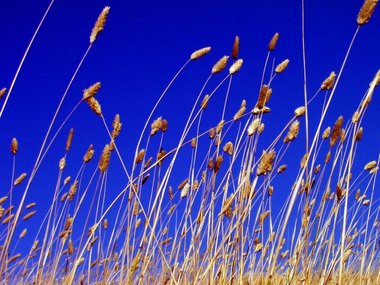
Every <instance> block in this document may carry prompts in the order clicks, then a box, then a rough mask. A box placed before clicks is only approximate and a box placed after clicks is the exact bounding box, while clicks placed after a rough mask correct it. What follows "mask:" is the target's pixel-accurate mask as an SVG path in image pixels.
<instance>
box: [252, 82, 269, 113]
mask: <svg viewBox="0 0 380 285" xmlns="http://www.w3.org/2000/svg"><path fill="white" fill-rule="evenodd" d="M271 96H272V89H271V88H269V87H268V86H267V85H263V86H262V87H261V90H260V94H259V99H258V101H257V104H256V107H257V108H258V109H259V110H261V109H263V108H264V106H265V105H266V104H267V103H268V101H269V99H270V97H271Z"/></svg>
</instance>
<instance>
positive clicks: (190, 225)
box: [0, 0, 380, 284]
mask: <svg viewBox="0 0 380 285" xmlns="http://www.w3.org/2000/svg"><path fill="white" fill-rule="evenodd" d="M376 4H377V1H374V0H368V1H365V3H364V5H363V7H362V9H361V10H360V12H359V15H358V17H357V24H358V26H359V27H361V26H362V25H364V24H366V23H367V22H368V21H369V19H370V17H371V16H372V14H373V11H374V8H375V6H376ZM109 11H110V8H109V7H105V8H104V9H103V11H102V12H101V13H100V15H99V17H98V19H97V21H96V23H95V25H94V27H93V29H92V31H91V34H90V46H89V47H88V49H87V51H86V52H85V53H84V55H83V57H82V59H81V61H80V63H79V64H78V67H77V69H76V70H75V72H74V74H73V76H72V78H71V80H70V81H69V83H68V86H67V89H66V91H65V92H64V94H63V95H62V99H61V101H60V103H59V105H58V107H57V110H56V112H55V114H54V115H53V118H52V121H51V124H50V126H49V128H48V130H47V132H46V136H45V138H44V140H43V143H42V145H41V149H40V152H39V154H38V155H37V158H36V160H35V164H34V166H33V168H32V171H31V175H29V176H27V174H26V173H22V174H21V175H20V176H18V177H17V178H15V176H14V173H16V169H15V160H16V154H17V153H18V141H17V140H16V139H15V138H14V139H13V140H12V142H11V148H10V152H11V155H12V158H13V161H14V163H13V169H12V179H11V185H10V189H9V191H8V193H6V195H4V196H2V198H0V220H1V226H2V234H1V235H0V241H1V248H0V263H1V276H0V277H1V280H2V281H3V282H5V283H9V284H12V283H18V284H30V283H36V284H55V283H59V284H76V283H79V284H95V283H99V284H116V283H118V284H156V283H157V284H179V283H183V284H299V283H302V284H328V283H332V284H335V283H339V284H344V283H346V282H349V283H350V282H351V283H352V282H358V283H363V284H368V283H371V284H372V283H373V284H376V283H378V282H379V281H380V275H379V273H378V272H379V268H380V263H379V256H380V252H379V248H378V244H377V242H378V239H379V228H380V226H379V215H380V213H379V210H380V207H379V199H378V198H376V197H377V196H376V179H377V172H378V169H379V163H380V158H377V159H371V160H370V161H369V162H368V163H366V164H365V165H364V166H363V165H360V167H357V165H356V164H357V161H358V160H357V157H356V153H357V148H358V147H359V142H360V141H361V139H362V137H363V128H362V126H361V125H362V122H363V119H364V115H365V111H366V110H367V108H369V106H370V102H371V99H372V95H373V93H374V92H375V88H376V87H377V86H378V85H379V81H380V71H379V72H377V73H376V75H375V77H374V78H373V79H372V81H371V83H370V85H369V88H368V90H367V91H366V92H365V94H363V96H362V99H361V100H360V102H358V108H357V110H356V111H355V112H354V113H353V115H352V117H351V118H352V119H351V120H344V119H343V116H339V117H338V119H337V120H336V122H335V123H334V124H333V125H332V126H326V122H325V115H326V113H327V112H328V109H329V105H330V101H331V99H332V97H333V95H334V93H335V90H336V86H337V84H339V80H340V76H341V74H342V71H343V70H344V68H345V62H346V59H347V57H348V55H349V51H350V50H351V46H352V43H353V42H354V40H355V37H356V34H357V33H358V31H359V29H358V30H357V31H356V33H355V35H354V36H353V40H352V43H351V45H350V47H349V49H348V51H347V55H346V58H345V60H344V61H343V63H342V66H341V69H340V71H339V73H338V75H337V74H335V72H331V73H330V75H329V76H328V78H327V79H325V80H324V81H322V84H321V85H320V88H319V89H318V90H317V92H316V96H317V95H318V94H319V93H321V91H322V90H323V91H324V92H326V93H325V94H326V95H325V96H326V97H325V98H326V99H325V102H324V104H323V106H322V108H321V116H320V117H319V118H315V119H316V120H317V121H318V124H317V127H316V129H315V130H313V129H311V127H310V126H309V125H308V123H307V122H308V111H307V110H308V109H307V108H308V106H309V104H311V102H312V101H313V99H314V97H313V98H311V99H309V98H308V97H307V94H306V91H305V104H304V105H302V106H300V107H297V108H295V110H294V113H293V114H289V116H288V119H287V120H285V122H284V123H283V126H282V128H281V131H280V132H279V133H277V134H275V135H274V138H272V139H268V140H269V143H268V142H267V141H265V140H264V138H263V137H264V136H268V137H270V132H268V135H267V134H266V133H267V132H266V131H265V132H264V129H265V123H266V122H269V121H270V116H271V115H272V114H270V111H271V109H270V108H269V107H268V106H267V105H268V104H269V99H270V98H271V97H272V87H271V86H272V85H271V84H272V83H273V82H274V80H279V79H278V76H279V74H281V73H283V72H286V68H287V66H288V64H289V60H288V59H286V60H284V61H282V62H281V63H280V64H278V65H277V66H276V67H275V68H273V70H272V71H271V74H270V75H269V77H268V78H266V77H265V74H266V73H267V63H268V60H269V59H270V58H271V56H272V53H273V52H274V51H275V48H276V45H277V42H278V40H279V34H278V33H275V34H274V36H273V38H272V39H271V40H270V42H269V45H268V47H267V49H268V54H267V58H266V60H265V63H264V66H263V71H262V78H261V83H260V86H259V88H258V90H259V93H258V98H257V102H253V103H254V104H253V105H252V107H251V108H252V109H248V107H249V106H250V104H251V103H248V102H247V101H246V100H242V102H241V105H240V107H239V109H238V111H237V112H236V109H235V115H234V116H230V113H229V112H228V111H229V110H228V109H229V108H230V106H229V105H228V98H229V95H230V92H231V89H232V87H233V82H234V80H233V79H234V78H235V76H238V72H241V71H240V70H241V67H242V65H243V59H238V58H239V48H240V38H239V37H238V36H236V37H235V39H234V42H233V45H232V51H231V58H232V59H233V63H232V64H231V65H230V66H229V68H228V69H227V66H228V64H229V62H228V61H229V56H223V57H222V58H221V59H220V60H219V61H218V62H217V63H215V64H214V65H213V66H212V69H211V73H210V75H209V77H208V78H207V79H206V80H205V82H204V84H203V85H202V87H201V89H200V92H199V94H198V95H197V96H196V99H195V101H194V104H193V106H192V110H191V111H190V113H189V114H188V115H187V117H186V123H185V126H184V127H183V129H181V130H180V134H179V136H178V137H175V136H173V135H172V134H171V133H170V129H169V123H168V121H167V120H166V119H165V117H163V116H157V114H156V109H157V107H158V105H159V104H161V103H162V99H163V97H164V96H165V95H166V94H167V92H168V90H169V89H170V87H171V86H172V84H173V82H174V81H175V80H177V77H178V75H179V74H181V73H182V71H183V70H184V68H185V67H186V66H187V65H188V64H190V63H191V64H193V63H192V62H193V61H196V60H197V61H198V60H201V58H203V57H204V56H206V55H207V54H208V53H209V52H210V51H211V48H210V47H205V48H202V49H199V50H196V51H194V52H193V53H191V54H190V57H189V59H188V60H187V61H186V62H185V64H184V65H183V66H182V67H181V68H180V69H179V71H178V72H177V73H176V75H175V76H174V77H173V79H172V80H171V81H170V82H169V84H168V86H167V87H166V88H165V90H164V91H163V93H162V94H161V96H160V97H159V98H158V100H157V103H156V104H155V106H154V107H153V110H152V111H151V113H150V114H149V116H148V118H147V119H146V121H145V122H144V127H143V129H142V131H141V133H140V134H138V136H139V139H138V142H137V144H136V146H135V147H136V148H135V152H134V153H133V154H132V159H131V161H128V160H127V159H126V158H127V157H128V155H126V154H123V153H122V151H121V149H120V150H119V148H118V146H120V143H121V142H122V141H121V140H120V137H122V136H123V134H122V132H121V129H122V125H123V124H122V123H121V119H120V115H119V114H116V115H115V116H114V117H113V120H108V119H109V118H108V117H106V115H105V113H103V112H102V110H101V107H100V104H99V102H98V100H97V99H96V98H95V95H96V94H97V92H98V91H99V90H100V87H101V84H100V82H96V83H95V84H93V85H91V86H90V87H88V88H87V89H85V90H84V92H83V97H82V98H81V100H79V102H78V103H77V105H75V106H74V107H73V109H72V111H71V112H69V113H68V115H67V117H66V118H65V119H64V121H63V123H62V124H61V125H60V126H59V127H58V131H57V132H56V133H55V134H54V135H53V136H51V131H52V127H53V125H54V124H55V123H56V119H57V114H58V113H59V112H61V111H64V109H62V103H63V101H64V99H65V97H66V95H67V92H68V90H69V89H70V87H71V85H72V82H73V80H74V79H75V78H76V74H77V72H78V70H79V69H80V67H81V65H82V62H83V60H84V59H85V58H86V57H87V55H88V53H89V51H90V48H91V46H92V45H93V44H94V43H95V41H96V40H97V38H98V36H99V33H100V32H102V31H103V30H104V28H105V22H106V19H107V17H108V14H109ZM202 60H203V59H202ZM304 66H305V65H304ZM226 69H227V71H226ZM220 73H226V76H225V77H224V78H223V79H220V80H219V83H218V84H217V86H216V87H214V88H211V87H210V86H209V81H210V79H211V77H217V76H218V75H219V74H220ZM265 79H267V81H265ZM215 80H217V78H216V79H215ZM226 82H228V86H227V89H226V91H225V94H224V105H223V110H222V112H221V115H220V116H219V117H218V120H217V121H212V122H209V121H207V120H206V119H205V118H206V116H207V112H213V111H212V110H211V111H210V109H211V108H209V107H211V106H212V104H213V100H215V99H214V98H215V97H216V95H220V93H221V92H222V91H221V90H222V88H221V86H223V85H224V84H226ZM318 86H319V84H318ZM3 90H4V91H3ZM206 91H209V92H207V93H206ZM5 92H6V91H5V89H2V90H1V91H0V97H1V96H2V95H4V94H5ZM8 96H9V94H8ZM201 98H203V99H202V100H201ZM217 100H219V99H217ZM83 101H85V102H86V103H87V104H88V105H89V107H90V108H91V110H92V111H94V112H95V113H96V114H97V115H98V116H93V117H90V118H89V120H90V121H91V122H93V121H95V120H96V119H98V120H101V123H103V126H104V129H105V131H106V132H105V134H106V139H107V140H110V141H109V143H107V144H106V145H105V146H104V148H103V151H102V152H101V151H100V152H99V153H100V157H99V160H98V163H97V165H95V166H93V165H92V164H93V163H92V158H93V156H94V154H95V149H96V148H97V146H95V144H94V145H92V144H91V145H90V146H89V147H88V148H87V150H86V152H85V154H84V156H83V158H82V157H81V158H79V159H78V160H77V165H78V168H77V170H70V171H73V172H74V174H72V176H70V175H67V174H66V172H67V171H68V170H67V167H66V163H67V162H68V161H70V160H71V161H72V160H75V159H77V158H73V157H71V155H72V154H71V153H70V149H71V148H72V147H73V146H72V144H73V138H74V129H73V128H71V129H70V130H69V133H68V136H67V137H66V143H65V144H64V145H63V146H62V152H63V155H62V156H59V157H60V159H59V162H58V173H57V177H56V185H55V188H54V191H53V198H52V202H51V204H50V205H49V207H48V210H47V212H46V213H41V211H40V210H38V211H37V210H36V203H35V202H29V203H28V204H26V203H27V198H28V196H27V194H28V192H29V189H30V185H31V183H32V182H33V180H34V178H35V176H36V174H37V171H38V170H39V167H40V165H41V163H43V159H44V157H45V155H46V153H47V152H48V151H49V149H50V146H51V145H52V144H53V142H54V141H55V138H56V137H57V136H58V135H59V134H60V132H61V130H62V129H63V127H64V126H65V124H66V123H67V122H68V121H69V118H70V117H71V116H72V114H73V113H75V112H76V110H77V107H78V106H79V105H80V104H81V103H82V102H83ZM3 106H5V105H3ZM295 106H297V105H295ZM298 106H299V105H298ZM3 108H4V107H3ZM61 109H62V110H61ZM231 109H232V108H231ZM247 110H251V111H247ZM153 116H156V117H155V118H156V119H152V118H154V117H153ZM275 116H276V114H275ZM303 119H304V120H305V125H306V126H305V132H306V137H305V143H306V152H303V153H294V152H293V144H295V143H297V140H299V139H300V134H301V133H302V132H303V129H302V128H301V126H302V124H303ZM95 122H96V121H95ZM108 123H110V125H112V128H109V127H108ZM74 124H75V122H74ZM148 126H150V129H149V128H148ZM322 126H323V127H324V128H325V129H324V131H323V132H322V131H321V130H322ZM309 135H310V136H311V137H310V138H311V140H310V142H311V143H310V142H309ZM262 141H264V142H262ZM169 142H174V144H173V143H169ZM8 151H9V150H8ZM112 153H114V154H115V153H116V156H117V157H116V158H115V159H117V160H118V161H117V162H119V164H117V163H116V162H115V163H112V164H111V156H112V159H114V157H113V156H114V155H113V154H112ZM181 160H183V161H184V162H182V161H181ZM292 160H293V161H292ZM295 160H296V161H297V165H298V166H297V168H294V167H292V164H294V161H295ZM128 163H130V166H129V167H128ZM288 163H289V164H290V166H288ZM118 166H119V168H118ZM91 167H92V171H91ZM115 169H116V170H118V171H119V172H118V175H120V178H121V179H124V181H125V186H124V187H123V188H121V189H117V191H109V190H110V189H109V182H108V178H109V176H108V175H109V172H111V171H114V170H115ZM75 172H76V173H75ZM71 177H72V178H71ZM26 178H28V181H27V183H26V185H25V188H24V191H23V194H22V197H21V198H19V197H17V198H15V197H14V193H13V192H14V190H18V189H16V188H15V187H16V186H17V188H21V187H22V186H24V184H25V182H24V183H23V181H24V180H25V179H26ZM282 179H284V180H288V181H292V183H293V186H290V187H287V186H286V183H285V182H282ZM288 188H289V189H288ZM359 189H360V190H359ZM284 193H288V195H287V198H286V201H284V203H283V204H282V205H280V206H281V207H280V209H276V207H274V206H273V205H274V203H275V200H277V199H279V197H281V195H285V194H284ZM146 197H148V198H146ZM24 204H26V205H24ZM15 210H16V212H15ZM20 217H22V218H21V219H20ZM33 219H41V223H40V227H39V228H38V229H34V228H31V227H28V225H27V224H28V223H30V220H33ZM16 232H17V234H16ZM286 233H287V234H286ZM30 236H32V237H31V239H32V242H31V244H30V245H29V247H28V250H27V251H25V250H24V251H21V250H19V249H20V243H21V240H22V243H24V241H25V240H26V239H27V238H29V237H30Z"/></svg>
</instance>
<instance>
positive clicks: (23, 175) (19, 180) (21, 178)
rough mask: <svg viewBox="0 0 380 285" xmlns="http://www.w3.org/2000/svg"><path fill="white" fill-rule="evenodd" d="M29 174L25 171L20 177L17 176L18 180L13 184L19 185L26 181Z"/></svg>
mask: <svg viewBox="0 0 380 285" xmlns="http://www.w3.org/2000/svg"><path fill="white" fill-rule="evenodd" d="M26 176H27V174H26V173H25V172H24V173H22V174H21V175H20V176H19V177H17V178H16V180H15V181H14V182H13V186H18V185H20V184H21V183H22V181H24V179H25V177H26Z"/></svg>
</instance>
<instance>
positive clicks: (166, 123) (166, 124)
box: [161, 119, 168, 133]
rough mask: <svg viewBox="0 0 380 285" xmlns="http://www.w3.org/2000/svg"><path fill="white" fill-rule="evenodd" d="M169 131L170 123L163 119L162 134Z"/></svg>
mask: <svg viewBox="0 0 380 285" xmlns="http://www.w3.org/2000/svg"><path fill="white" fill-rule="evenodd" d="M167 130H168V121H167V120H166V119H162V122H161V132H163V133H165V132H166V131H167Z"/></svg>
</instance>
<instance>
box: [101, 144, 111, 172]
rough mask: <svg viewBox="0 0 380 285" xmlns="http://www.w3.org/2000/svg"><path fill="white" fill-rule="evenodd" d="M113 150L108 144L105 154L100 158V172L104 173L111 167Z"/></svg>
mask: <svg viewBox="0 0 380 285" xmlns="http://www.w3.org/2000/svg"><path fill="white" fill-rule="evenodd" d="M110 158H111V150H110V147H109V145H108V144H106V145H105V146H104V149H103V153H102V155H101V156H100V160H99V163H98V167H99V170H100V172H102V173H104V172H105V171H106V170H107V169H108V166H109V165H110Z"/></svg>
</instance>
